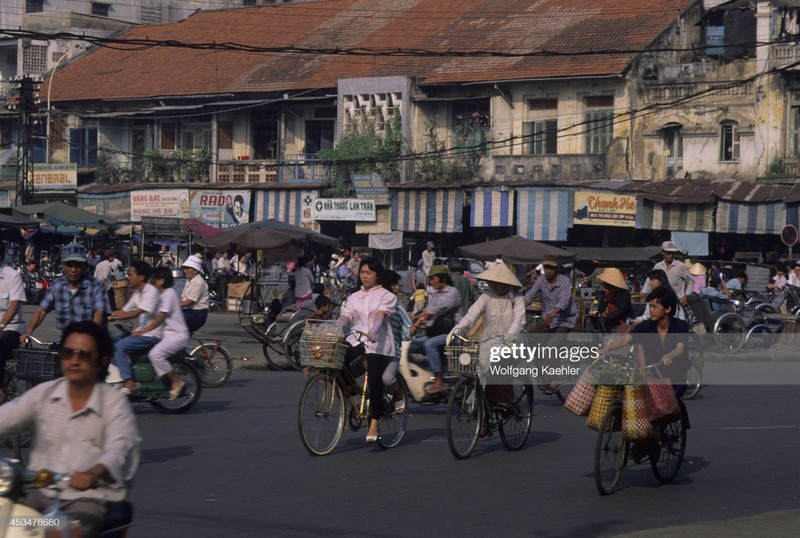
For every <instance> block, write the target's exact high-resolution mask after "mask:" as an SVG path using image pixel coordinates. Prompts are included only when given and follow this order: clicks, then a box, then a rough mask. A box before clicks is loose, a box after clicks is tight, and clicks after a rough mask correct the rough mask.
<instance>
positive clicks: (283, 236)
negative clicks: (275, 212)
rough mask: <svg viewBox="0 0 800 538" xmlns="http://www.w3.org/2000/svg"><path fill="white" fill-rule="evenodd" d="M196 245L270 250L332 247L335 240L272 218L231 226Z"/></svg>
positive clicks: (221, 248)
mask: <svg viewBox="0 0 800 538" xmlns="http://www.w3.org/2000/svg"><path fill="white" fill-rule="evenodd" d="M200 244H201V245H203V246H205V247H207V248H209V249H210V250H223V249H229V248H239V249H244V250H274V249H288V248H289V247H292V246H295V247H298V246H302V245H305V244H312V245H326V246H332V247H335V246H336V245H338V244H339V240H338V239H336V238H335V237H331V236H329V235H325V234H321V233H318V232H314V231H312V230H306V229H305V228H301V227H300V226H294V225H292V224H287V223H285V222H280V221H278V220H275V219H267V220H262V221H258V222H251V223H249V224H242V225H240V226H236V227H234V228H228V229H227V230H225V231H223V232H221V233H219V234H217V235H215V236H214V237H207V238H205V239H203V240H202V241H200Z"/></svg>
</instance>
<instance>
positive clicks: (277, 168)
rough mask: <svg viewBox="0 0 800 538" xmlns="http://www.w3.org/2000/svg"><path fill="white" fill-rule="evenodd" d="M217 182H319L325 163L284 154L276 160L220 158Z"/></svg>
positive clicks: (324, 169)
mask: <svg viewBox="0 0 800 538" xmlns="http://www.w3.org/2000/svg"><path fill="white" fill-rule="evenodd" d="M218 170H219V171H218V175H217V181H218V182H219V183H322V182H324V181H325V180H326V178H327V164H326V163H324V162H323V161H320V160H319V159H314V158H305V157H304V156H302V155H287V156H286V158H285V159H283V160H282V161H276V160H272V159H269V160H266V159H265V160H235V161H221V162H220V163H219V165H218Z"/></svg>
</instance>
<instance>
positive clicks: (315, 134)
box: [305, 120, 334, 159]
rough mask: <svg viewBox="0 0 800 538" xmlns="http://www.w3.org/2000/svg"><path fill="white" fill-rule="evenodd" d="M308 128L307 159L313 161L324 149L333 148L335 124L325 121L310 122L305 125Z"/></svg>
mask: <svg viewBox="0 0 800 538" xmlns="http://www.w3.org/2000/svg"><path fill="white" fill-rule="evenodd" d="M305 127H306V152H305V153H306V158H308V159H311V158H314V157H316V156H317V152H318V151H319V150H322V149H330V148H332V147H333V128H334V122H332V121H325V120H313V121H312V120H309V121H306V123H305Z"/></svg>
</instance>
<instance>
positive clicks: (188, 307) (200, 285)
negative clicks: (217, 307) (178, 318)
mask: <svg viewBox="0 0 800 538" xmlns="http://www.w3.org/2000/svg"><path fill="white" fill-rule="evenodd" d="M182 267H183V272H184V273H186V278H187V279H188V280H187V281H186V285H185V286H184V287H183V291H182V292H181V308H182V309H183V316H184V317H185V318H186V325H187V326H188V327H189V331H191V332H195V331H198V330H200V328H201V327H202V326H203V325H205V324H206V320H207V319H208V284H207V283H206V280H205V279H204V278H203V260H201V259H200V258H199V257H197V256H196V255H194V254H192V255H191V256H189V257H188V258H186V261H185V262H183V266H182Z"/></svg>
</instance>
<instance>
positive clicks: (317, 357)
mask: <svg viewBox="0 0 800 538" xmlns="http://www.w3.org/2000/svg"><path fill="white" fill-rule="evenodd" d="M299 348H300V364H302V365H303V366H316V367H317V368H335V369H339V368H341V367H342V366H343V365H344V355H345V352H346V351H347V346H346V345H345V343H344V333H343V332H342V328H341V327H340V326H339V325H337V324H336V322H335V321H324V320H308V321H307V322H306V326H305V328H304V329H303V335H302V336H301V337H300V344H299Z"/></svg>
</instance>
